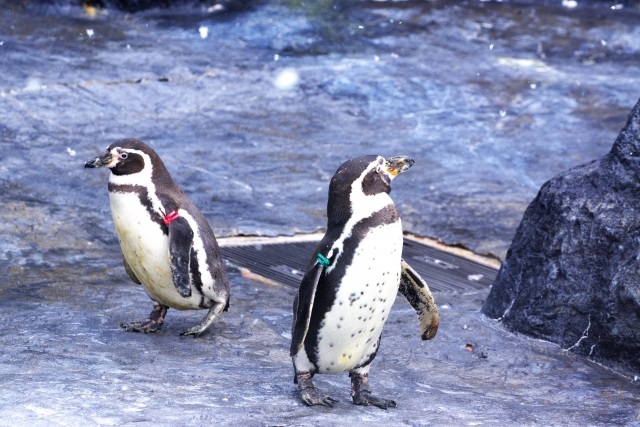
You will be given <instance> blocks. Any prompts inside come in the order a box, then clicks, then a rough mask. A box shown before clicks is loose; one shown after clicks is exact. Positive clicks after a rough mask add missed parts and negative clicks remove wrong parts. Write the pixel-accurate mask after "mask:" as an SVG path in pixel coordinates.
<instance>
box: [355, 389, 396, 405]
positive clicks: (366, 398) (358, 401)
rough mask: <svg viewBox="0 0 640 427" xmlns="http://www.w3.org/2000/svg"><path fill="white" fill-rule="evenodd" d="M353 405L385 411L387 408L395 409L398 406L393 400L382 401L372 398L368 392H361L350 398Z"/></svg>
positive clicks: (381, 399)
mask: <svg viewBox="0 0 640 427" xmlns="http://www.w3.org/2000/svg"><path fill="white" fill-rule="evenodd" d="M352 399H353V403H354V405H362V406H377V407H378V408H382V409H384V410H387V409H388V408H397V407H398V404H397V403H396V402H395V400H390V399H383V398H381V397H377V396H373V395H372V394H371V392H370V391H368V390H363V391H361V392H360V393H357V394H356V395H355V396H353V397H352Z"/></svg>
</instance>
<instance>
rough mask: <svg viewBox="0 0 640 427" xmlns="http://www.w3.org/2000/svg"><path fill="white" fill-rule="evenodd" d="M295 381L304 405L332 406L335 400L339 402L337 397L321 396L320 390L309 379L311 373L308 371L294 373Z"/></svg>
mask: <svg viewBox="0 0 640 427" xmlns="http://www.w3.org/2000/svg"><path fill="white" fill-rule="evenodd" d="M296 381H297V383H298V393H300V399H302V401H303V402H304V403H305V405H308V406H313V405H322V406H328V407H330V408H333V404H334V403H335V402H339V400H338V399H336V398H335V397H331V396H322V395H321V394H320V391H319V390H318V389H317V388H316V386H315V385H313V381H311V374H310V373H309V372H303V373H300V374H298V373H296Z"/></svg>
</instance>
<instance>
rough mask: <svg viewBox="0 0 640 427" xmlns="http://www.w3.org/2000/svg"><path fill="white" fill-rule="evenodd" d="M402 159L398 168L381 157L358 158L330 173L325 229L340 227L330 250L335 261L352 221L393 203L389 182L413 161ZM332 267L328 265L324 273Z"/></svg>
mask: <svg viewBox="0 0 640 427" xmlns="http://www.w3.org/2000/svg"><path fill="white" fill-rule="evenodd" d="M391 159H400V158H399V157H394V158H391ZM391 159H389V160H391ZM402 159H406V161H405V163H404V167H403V168H398V167H396V166H390V165H389V162H388V160H385V158H384V157H381V156H363V157H358V158H355V159H351V160H348V161H346V162H345V163H343V164H342V165H341V166H340V167H339V168H338V170H337V171H336V173H335V174H334V176H333V178H332V179H331V184H330V186H329V201H328V204H327V217H328V228H329V229H331V228H334V229H338V230H340V236H339V237H338V238H337V239H336V241H335V242H334V244H333V246H332V248H331V252H330V253H334V254H335V255H336V260H337V258H338V257H339V256H340V253H341V252H342V249H343V243H344V241H345V240H346V239H347V238H349V237H350V236H351V233H352V230H353V227H354V226H355V225H356V224H358V223H360V222H361V221H362V220H363V219H365V218H369V217H371V216H372V215H374V214H375V213H376V212H379V211H381V210H383V209H384V208H385V207H387V206H389V205H393V201H392V200H391V197H389V192H390V191H391V185H390V183H391V181H392V180H393V178H395V176H396V175H397V174H398V173H401V172H403V171H404V170H406V169H408V167H410V165H411V164H413V160H411V159H409V158H406V157H402ZM394 172H395V173H394ZM394 209H395V207H394ZM335 231H337V230H335ZM335 231H334V232H335ZM335 250H337V252H335ZM334 265H335V264H334ZM332 268H333V266H330V267H329V268H328V269H327V273H329V272H330V271H331V270H332Z"/></svg>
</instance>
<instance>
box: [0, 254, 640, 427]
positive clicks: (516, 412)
mask: <svg viewBox="0 0 640 427" xmlns="http://www.w3.org/2000/svg"><path fill="white" fill-rule="evenodd" d="M114 249H115V248H114ZM51 274H52V273H51V272H50V271H49V270H47V269H44V270H40V269H37V268H36V269H30V270H27V271H24V272H21V273H17V274H14V275H13V277H14V282H13V283H12V284H10V285H9V286H5V287H4V289H3V290H2V291H1V293H0V298H1V300H2V306H0V310H1V311H2V318H3V319H4V320H3V322H2V326H1V327H0V345H1V346H2V353H1V354H0V378H1V379H2V387H1V388H0V414H1V415H2V416H1V417H0V425H1V426H16V425H29V426H51V425H72V426H75V425H78V426H79V425H82V426H87V425H89V426H92V425H95V426H100V425H118V426H125V425H135V426H156V425H158V424H162V425H181V426H191V425H193V426H200V425H203V424H216V425H231V426H247V425H248V426H254V425H255V426H276V425H278V426H280V425H290V426H300V425H340V426H346V425H353V424H354V423H362V424H364V425H380V424H382V423H384V424H385V425H389V426H402V425H413V426H419V425H420V426H421V425H434V426H463V425H486V426H493V425H519V426H534V425H545V426H563V427H565V426H615V425H618V426H640V411H639V410H638V408H639V407H640V392H639V390H638V383H637V382H634V379H633V378H628V377H625V376H624V375H620V374H617V373H614V372H612V371H610V370H607V369H605V368H602V367H600V366H598V365H596V364H594V363H592V362H590V361H588V360H586V359H584V358H582V357H579V356H575V355H572V354H569V353H567V352H565V351H563V350H562V349H561V348H559V347H557V346H556V345H553V344H550V343H546V342H543V341H538V340H533V339H530V338H527V337H525V336H522V335H520V336H519V335H513V334H511V333H509V332H506V331H504V330H503V329H502V328H501V327H500V326H498V325H497V324H496V323H494V322H493V321H489V320H487V318H486V317H484V316H483V315H481V314H480V312H479V310H480V307H481V306H482V303H483V300H484V298H485V297H486V294H487V292H486V291H483V292H478V293H470V294H466V295H455V294H437V295H436V299H437V302H438V305H439V309H440V316H441V322H440V325H441V326H440V330H439V332H438V335H437V336H436V338H435V339H434V340H432V341H421V340H420V337H419V331H418V324H417V319H416V317H415V314H414V312H413V311H412V309H411V307H410V306H409V305H408V303H407V302H406V301H404V300H403V299H402V297H401V296H400V297H399V298H398V300H397V301H396V304H395V306H394V309H393V311H392V313H391V316H390V317H389V320H388V322H387V325H386V327H385V330H384V334H383V339H382V344H381V350H380V353H379V354H378V357H377V358H376V360H375V361H374V362H373V365H372V369H371V382H372V387H373V388H374V391H376V392H377V393H378V394H379V395H381V396H386V397H390V398H393V399H395V400H396V401H397V402H398V408H397V409H389V410H388V411H383V410H381V409H378V408H375V407H356V406H354V405H353V404H352V403H351V401H350V397H349V378H348V376H347V374H344V375H337V376H317V377H316V378H317V381H316V385H317V386H318V387H319V388H321V389H322V390H323V391H325V392H326V393H328V394H331V395H332V396H334V397H337V398H339V399H340V402H339V403H337V404H336V406H335V407H334V408H324V407H313V408H310V407H306V406H304V405H303V404H302V403H301V402H300V401H299V400H298V397H297V394H296V391H295V390H296V389H295V385H294V384H293V382H292V379H293V369H292V366H291V361H290V358H289V357H288V349H289V343H290V324H291V317H292V315H291V303H292V299H293V296H294V290H293V289H291V288H285V287H274V286H270V285H265V284H263V283H261V282H256V281H251V280H248V279H245V278H244V277H242V276H241V275H240V274H239V273H232V274H231V284H232V293H233V297H232V301H231V304H232V305H231V309H230V310H229V311H228V312H227V313H225V314H224V315H223V317H222V318H221V319H220V320H219V321H218V322H217V323H216V324H214V325H213V327H212V328H211V329H210V331H209V332H208V333H207V334H206V335H204V336H202V337H200V338H197V339H193V338H191V337H180V336H179V333H180V332H181V331H182V330H184V329H186V328H187V327H189V326H191V325H193V324H195V323H197V322H198V321H199V320H200V318H201V317H202V316H204V312H178V311H175V310H170V311H169V313H168V316H167V320H166V323H165V327H164V328H163V330H162V331H161V332H160V333H157V334H155V335H153V334H150V335H144V334H137V333H127V332H124V331H123V330H121V329H119V328H118V326H117V325H118V323H120V322H123V321H129V320H139V319H142V318H144V317H145V316H146V315H147V314H148V312H149V311H150V309H151V304H150V300H149V299H148V297H147V296H146V295H145V294H144V291H143V290H142V288H141V287H139V286H135V285H133V284H131V282H130V281H129V278H128V277H127V276H126V274H125V273H124V271H123V269H122V267H121V266H120V264H119V262H117V260H116V259H115V257H112V260H111V261H109V262H108V263H107V264H106V265H94V266H87V267H84V268H77V266H73V265H72V266H68V267H65V268H58V269H56V272H55V273H54V277H53V278H52V277H51ZM52 279H53V280H52Z"/></svg>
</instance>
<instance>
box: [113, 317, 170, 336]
mask: <svg viewBox="0 0 640 427" xmlns="http://www.w3.org/2000/svg"><path fill="white" fill-rule="evenodd" d="M120 327H121V328H124V330H125V331H127V332H144V333H145V334H148V333H150V332H157V331H159V330H160V329H162V323H158V322H156V321H153V320H149V319H147V320H143V321H142V322H129V323H120Z"/></svg>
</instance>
